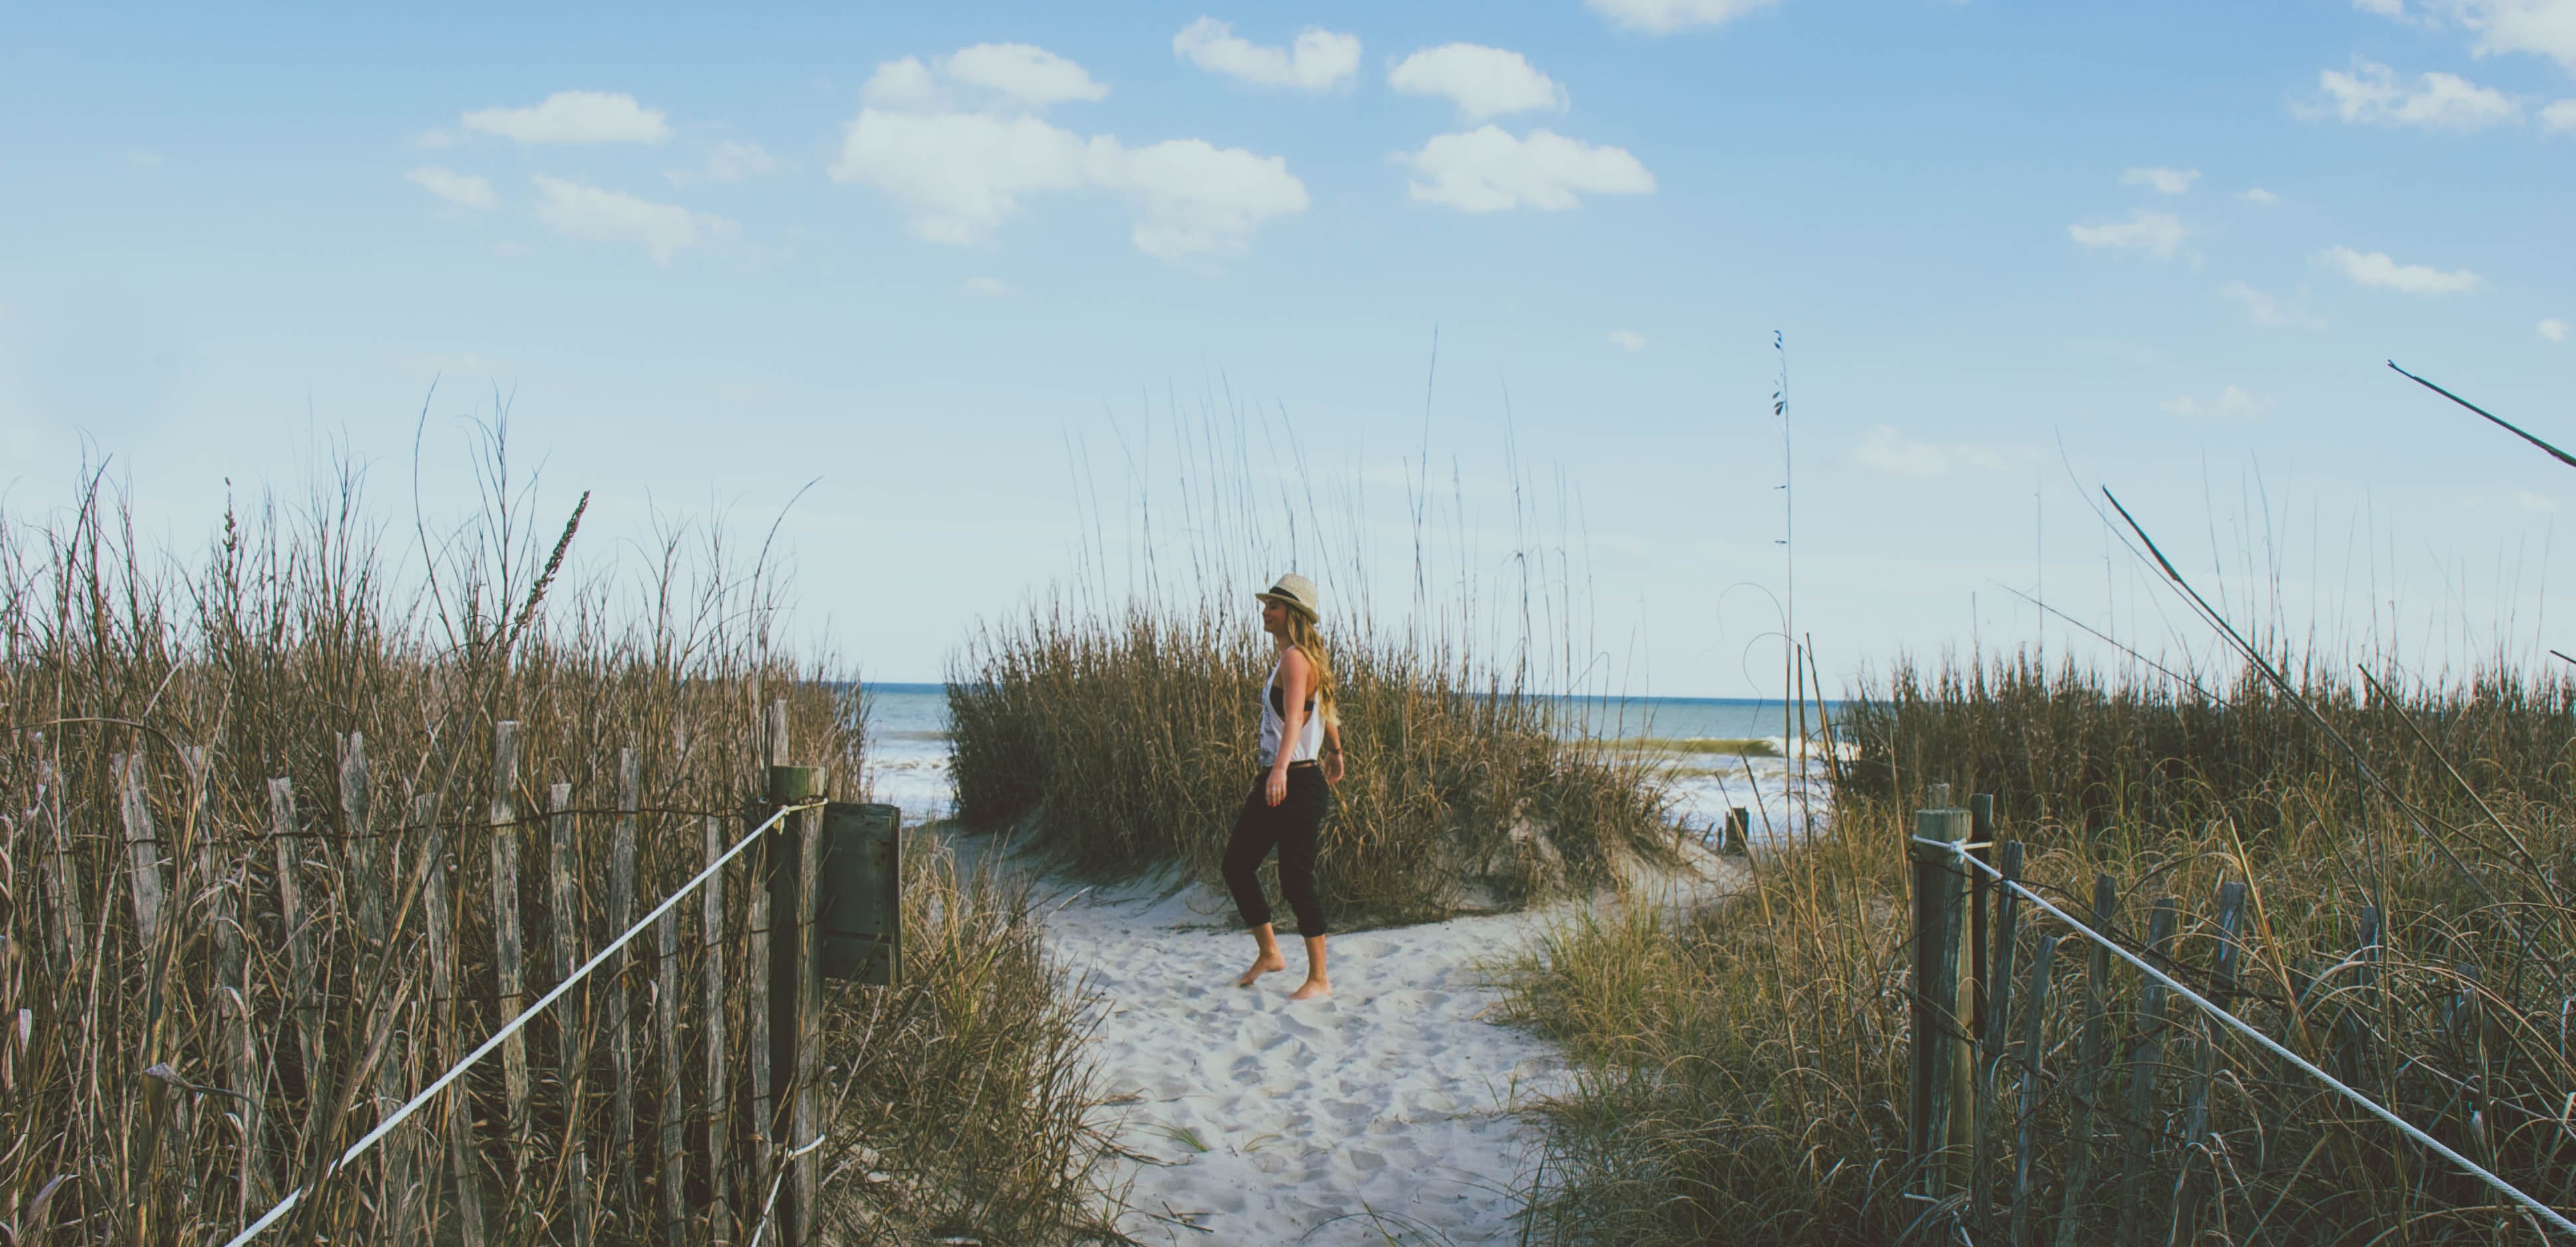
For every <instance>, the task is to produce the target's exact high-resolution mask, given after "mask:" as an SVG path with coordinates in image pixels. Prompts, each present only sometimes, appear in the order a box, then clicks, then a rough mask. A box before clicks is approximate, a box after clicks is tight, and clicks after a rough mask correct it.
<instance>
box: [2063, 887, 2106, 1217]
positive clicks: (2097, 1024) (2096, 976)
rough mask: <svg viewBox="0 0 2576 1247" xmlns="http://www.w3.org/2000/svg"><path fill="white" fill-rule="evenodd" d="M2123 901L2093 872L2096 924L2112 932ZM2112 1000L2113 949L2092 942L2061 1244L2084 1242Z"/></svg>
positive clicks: (2069, 1126)
mask: <svg viewBox="0 0 2576 1247" xmlns="http://www.w3.org/2000/svg"><path fill="white" fill-rule="evenodd" d="M2119 904H2120V890H2119V887H2118V885H2116V884H2114V883H2113V882H2111V876H2109V875H2098V874H2097V875H2095V876H2093V929H2094V930H2095V931H2097V932H2100V933H2101V935H2102V937H2103V938H2104V939H2108V938H2110V936H2111V916H2112V914H2113V913H2115V912H2117V910H2118V908H2119ZM2110 1000H2111V950H2110V949H2108V948H2106V947H2104V946H2102V945H2101V944H2099V943H2095V944H2094V945H2093V957H2092V960H2091V961H2090V962H2089V963H2087V964H2086V966H2085V968H2084V1036H2083V1038H2082V1040H2081V1041H2079V1043H2078V1044H2077V1046H2076V1049H2075V1077H2074V1081H2073V1082H2072V1083H2070V1084H2069V1085H2070V1086H2071V1087H2072V1088H2073V1091H2072V1094H2071V1098H2072V1100H2073V1102H2074V1108H2073V1112H2072V1113H2071V1114H2070V1116H2069V1117H2068V1120H2067V1127H2066V1134H2067V1138H2068V1139H2069V1141H2070V1142H2071V1143H2072V1144H2073V1146H2074V1148H2075V1158H2074V1160H2073V1161H2072V1162H2071V1163H2070V1164H2068V1166H2067V1170H2066V1198H2065V1200H2064V1202H2062V1203H2061V1204H2060V1205H2059V1206H2058V1212H2057V1247H2079V1243H2080V1242H2081V1237H2080V1236H2081V1234H2082V1229H2083V1225H2084V1193H2085V1190H2086V1188H2087V1187H2088V1186H2089V1185H2090V1184H2091V1182H2092V1180H2093V1105H2094V1102H2095V1101H2096V1100H2097V1099H2098V1098H2100V1096H2101V1094H2102V1014H2103V1012H2104V1011H2105V1010H2106V1009H2108V1008H2109V1007H2110Z"/></svg>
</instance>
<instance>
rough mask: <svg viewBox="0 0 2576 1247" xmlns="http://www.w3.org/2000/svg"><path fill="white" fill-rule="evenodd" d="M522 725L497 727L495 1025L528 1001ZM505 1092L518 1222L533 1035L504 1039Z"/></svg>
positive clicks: (528, 1155) (522, 1207) (523, 1197)
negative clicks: (522, 892)
mask: <svg viewBox="0 0 2576 1247" xmlns="http://www.w3.org/2000/svg"><path fill="white" fill-rule="evenodd" d="M518 792H519V725H518V723H517V722H516V721H515V720H510V719H504V720H502V721H500V722H498V723H495V724H493V725H492V808H491V811H490V822H491V826H492V842H491V844H492V974H493V978H494V979H495V980H496V981H495V988H496V992H495V994H496V995H497V996H498V1000H497V1001H496V1002H495V1004H496V1009H495V1016H494V1018H493V1025H494V1026H496V1027H497V1026H499V1025H500V1024H501V1023H503V1022H507V1021H509V1020H510V1019H511V1018H514V1017H517V1016H518V1015H519V1010H521V1009H523V1008H526V1007H527V1003H528V977H527V967H526V965H525V964H524V962H523V958H524V956H525V954H524V952H523V951H522V948H521V943H520V941H521V934H520V930H519V828H518V825H517V824H518V819H519V808H518ZM501 1094H502V1098H503V1102H504V1105H505V1109H506V1111H507V1112H508V1113H509V1115H510V1174H511V1177H512V1179H513V1184H512V1187H511V1192H510V1216H509V1220H510V1222H511V1223H512V1225H513V1226H516V1225H518V1224H520V1223H522V1222H523V1221H524V1219H525V1217H526V1215H527V1200H528V1197H529V1194H530V1191H529V1183H528V1166H529V1165H530V1163H531V1162H532V1161H533V1159H534V1150H535V1145H536V1139H535V1127H534V1126H533V1124H532V1123H531V1121H530V1119H529V1116H528V1037H527V1032H526V1031H524V1030H522V1031H518V1032H516V1033H514V1034H512V1035H511V1036H510V1037H509V1038H508V1039H505V1040H503V1041H501Z"/></svg>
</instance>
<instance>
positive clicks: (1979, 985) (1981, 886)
mask: <svg viewBox="0 0 2576 1247" xmlns="http://www.w3.org/2000/svg"><path fill="white" fill-rule="evenodd" d="M1968 843H1969V844H1971V845H1973V846H1975V847H1973V848H1971V849H1969V850H1968V856H1970V857H1973V858H1975V859H1977V860H1978V861H1980V862H1984V863H1985V864H1987V865H1989V866H1992V865H1994V863H1995V854H1994V843H1995V798H1994V794H1993V793H1986V792H1981V793H1977V794H1976V795H1974V796H1971V797H1969V798H1968ZM1992 889H1993V881H1992V880H1990V879H1988V878H1987V877H1986V872H1984V871H1982V870H1977V869H1974V868H1971V869H1970V870H1969V871H1968V985H1967V989H1966V995H1965V996H1964V997H1963V999H1964V1000H1965V1001H1966V1003H1967V1006H1968V1024H1969V1027H1970V1032H1969V1033H1971V1034H1973V1035H1975V1036H1976V1037H1977V1038H1978V1039H1979V1040H1983V1039H1984V1038H1985V1037H1986V982H1987V979H1986V947H1987V939H1988V937H1987V934H1986V916H1987V914H1989V913H1990V912H1992V911H1991V907H1990V906H1989V904H1988V902H1987V899H1986V898H1987V894H1988V893H1989V892H1990V891H1992Z"/></svg>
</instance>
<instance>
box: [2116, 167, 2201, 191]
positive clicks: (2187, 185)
mask: <svg viewBox="0 0 2576 1247" xmlns="http://www.w3.org/2000/svg"><path fill="white" fill-rule="evenodd" d="M2199 180H2200V170H2198V169H2163V168H2157V169H2131V170H2128V171H2127V172H2125V173H2122V174H2121V175H2120V185H2122V186H2152V187H2154V188H2156V190H2157V191H2158V192H2160V193H2162V194H2167V195H2179V194H2181V193H2183V192H2184V191H2187V190H2190V189H2191V184H2192V183H2194V182H2197V181H2199Z"/></svg>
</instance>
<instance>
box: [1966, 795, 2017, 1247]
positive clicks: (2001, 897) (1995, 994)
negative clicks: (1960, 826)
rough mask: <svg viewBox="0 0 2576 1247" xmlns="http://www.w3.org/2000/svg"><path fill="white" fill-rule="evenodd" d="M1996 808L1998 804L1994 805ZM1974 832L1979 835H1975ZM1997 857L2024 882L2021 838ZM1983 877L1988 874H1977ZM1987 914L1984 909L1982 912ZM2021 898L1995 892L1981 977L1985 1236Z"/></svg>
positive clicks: (1978, 1216) (1976, 1190) (1979, 1169)
mask: <svg viewBox="0 0 2576 1247" xmlns="http://www.w3.org/2000/svg"><path fill="white" fill-rule="evenodd" d="M1987 804H1988V808H1990V809H1991V808H1992V805H1993V803H1992V801H1991V800H1989V801H1988V803H1987ZM1970 834H1974V833H1973V832H1971V833H1970ZM1995 850H1996V851H1995V856H1996V857H1999V858H2001V859H2002V860H2003V864H2002V865H2001V866H1999V867H1997V868H1996V869H1997V870H1998V871H2000V872H2001V873H2002V875H2003V878H2004V880H2005V881H2006V882H2007V883H2019V882H2021V858H2022V847H2021V841H2019V840H2008V841H2005V842H2004V843H2002V844H2000V845H1996V846H1995ZM1970 873H1971V874H1973V875H1975V876H1976V877H1979V878H1983V877H1984V873H1985V872H1983V871H1971V872H1970ZM1978 913H1979V916H1983V914H1984V911H1983V910H1979V911H1978ZM2020 925H2021V894H2020V893H2018V892H2015V891H2013V890H2012V889H2011V888H2010V887H2003V886H1998V887H1997V888H1996V889H1995V925H1994V941H1995V947H1994V954H1993V956H1991V957H1989V958H1987V959H1986V965H1987V967H1988V969H1989V971H1990V972H1991V973H1992V974H1993V976H1994V977H1993V978H1992V979H1990V980H1989V979H1982V978H1981V979H1979V980H1978V991H1979V992H1980V993H1981V994H1983V995H1984V996H1985V998H1986V999H1985V1005H1986V1017H1985V1020H1984V1023H1983V1024H1982V1025H1980V1026H1979V1027H1978V1028H1977V1029H1978V1032H1979V1033H1980V1034H1981V1035H1983V1036H1984V1041H1983V1043H1982V1044H1981V1045H1980V1046H1981V1049H1982V1050H1981V1051H1980V1052H1979V1053H1978V1055H1977V1082H1976V1096H1977V1119H1976V1120H1977V1146H1976V1154H1977V1162H1976V1168H1975V1170H1974V1171H1973V1176H1971V1177H1970V1178H1969V1193H1968V1223H1969V1224H1970V1225H1972V1226H1974V1227H1976V1228H1977V1229H1978V1230H1979V1231H1980V1232H1982V1231H1983V1230H1984V1229H1985V1226H1986V1200H1987V1198H1988V1197H1989V1196H1990V1194H1991V1193H1992V1190H1993V1186H1994V1163H1995V1121H1994V1119H1995V1115H1996V1113H1998V1112H1999V1111H2000V1110H2001V1109H2002V1107H2003V1105H2002V1103H2001V1101H2000V1099H1999V1097H2000V1096H2001V1095H2002V1093H2003V1061H2004V1048H2005V1046H2006V1043H2007V1041H2008V1039H2009V1038H2010V1036H2011V1031H2012V976H2013V961H2014V955H2013V950H2014V943H2013V941H2014V937H2015V936H2017V935H2019V934H2020Z"/></svg>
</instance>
